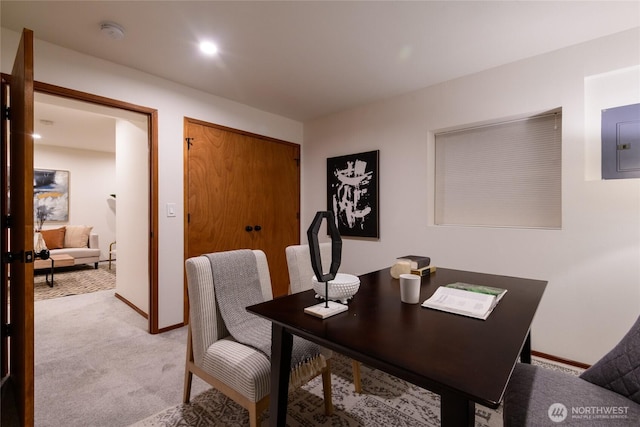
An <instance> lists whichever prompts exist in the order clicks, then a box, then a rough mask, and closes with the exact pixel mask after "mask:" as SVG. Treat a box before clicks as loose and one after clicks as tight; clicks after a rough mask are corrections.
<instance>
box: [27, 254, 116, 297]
mask: <svg viewBox="0 0 640 427" xmlns="http://www.w3.org/2000/svg"><path fill="white" fill-rule="evenodd" d="M45 279H46V275H45V270H36V272H35V274H34V276H33V298H34V301H42V300H45V299H51V298H60V297H65V296H69V295H80V294H86V293H89V292H96V291H102V290H106V289H115V287H116V266H115V263H113V264H112V268H111V269H109V266H108V264H107V263H100V264H99V265H98V268H97V269H95V268H94V267H93V264H91V265H87V264H82V265H77V266H73V267H61V268H56V269H55V271H54V274H53V287H51V286H49V285H47V283H46V280H45ZM49 280H51V275H49Z"/></svg>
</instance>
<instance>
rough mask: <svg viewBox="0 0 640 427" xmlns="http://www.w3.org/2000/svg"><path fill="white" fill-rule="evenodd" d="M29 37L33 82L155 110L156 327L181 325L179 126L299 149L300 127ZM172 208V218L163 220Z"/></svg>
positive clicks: (5, 67)
mask: <svg viewBox="0 0 640 427" xmlns="http://www.w3.org/2000/svg"><path fill="white" fill-rule="evenodd" d="M1 36H2V37H1V43H2V45H1V49H0V55H1V56H0V69H1V70H2V72H4V73H11V68H12V66H13V60H14V57H15V53H16V50H17V46H18V42H19V40H20V34H18V33H16V32H13V31H10V30H7V29H5V28H2V34H1ZM34 37H35V47H34V50H35V53H34V55H35V56H34V61H35V79H36V80H37V81H40V82H44V83H49V84H54V85H58V86H62V87H66V88H70V89H74V90H80V91H83V92H88V93H91V94H96V95H100V96H105V97H108V98H112V99H117V100H121V101H125V102H130V103H132V104H136V105H140V106H144V107H149V108H154V109H157V110H158V121H159V123H158V146H159V147H158V151H159V153H158V170H159V177H158V188H159V200H158V204H159V206H158V209H159V213H160V215H159V224H158V227H159V236H158V247H159V254H158V277H159V283H158V288H159V295H158V305H159V321H158V322H159V327H160V328H164V327H168V326H172V325H175V324H179V323H182V321H183V280H184V276H183V269H184V266H183V259H184V250H183V245H182V242H183V240H184V235H183V221H184V204H183V163H182V157H183V151H182V150H183V145H182V144H183V138H184V135H183V120H184V117H185V116H187V117H193V118H196V119H199V120H204V121H207V122H212V123H217V124H220V125H223V126H228V127H231V128H236V129H242V130H245V131H247V132H253V133H257V134H260V135H265V136H269V137H273V138H277V139H281V140H284V141H289V142H294V143H298V144H301V143H302V135H303V129H302V123H300V122H297V121H294V120H290V119H287V118H284V117H281V116H278V115H275V114H271V113H266V112H264V111H260V110H257V109H255V108H251V107H247V106H245V105H242V104H239V103H237V102H232V101H229V100H226V99H223V98H219V97H216V96H212V95H208V94H205V93H203V92H199V91H196V90H193V89H190V88H188V87H185V86H181V85H178V84H175V83H172V82H169V81H167V80H163V79H160V78H157V77H155V76H151V75H149V74H145V73H141V72H138V71H136V70H132V69H129V68H125V67H122V66H119V65H116V64H113V63H110V62H107V61H103V60H100V59H97V58H94V57H91V56H87V55H82V54H79V53H77V52H74V51H71V50H68V49H64V48H61V47H59V46H56V45H53V44H50V43H47V42H43V41H41V40H39V39H38V34H34ZM167 203H175V204H176V208H177V215H176V216H175V217H173V218H167V217H166V216H165V215H164V212H165V206H166V204H167Z"/></svg>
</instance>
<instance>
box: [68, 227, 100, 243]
mask: <svg viewBox="0 0 640 427" xmlns="http://www.w3.org/2000/svg"><path fill="white" fill-rule="evenodd" d="M92 229H93V227H87V226H86V225H67V230H66V232H65V234H64V247H65V248H86V247H88V244H89V234H90V233H91V230H92Z"/></svg>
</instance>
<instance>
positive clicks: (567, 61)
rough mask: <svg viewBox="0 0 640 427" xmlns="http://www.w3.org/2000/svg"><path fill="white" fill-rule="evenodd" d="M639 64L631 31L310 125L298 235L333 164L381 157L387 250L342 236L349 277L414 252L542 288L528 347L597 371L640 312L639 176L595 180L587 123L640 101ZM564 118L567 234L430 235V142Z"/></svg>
mask: <svg viewBox="0 0 640 427" xmlns="http://www.w3.org/2000/svg"><path fill="white" fill-rule="evenodd" d="M638 64H640V30H639V29H635V30H632V31H627V32H624V33H620V34H617V35H613V36H610V37H606V38H603V39H599V40H596V41H592V42H589V43H585V44H581V45H577V46H574V47H571V48H567V49H563V50H559V51H556V52H552V53H549V54H546V55H542V56H538V57H535V58H530V59H527V60H524V61H520V62H517V63H513V64H508V65H504V66H501V67H498V68H495V69H492V70H488V71H485V72H482V73H478V74H474V75H471V76H467V77H464V78H460V79H457V80H453V81H449V82H446V83H443V84H440V85H437V86H433V87H428V88H425V89H423V90H420V91H416V92H412V93H409V94H406V95H403V96H399V97H396V98H392V99H387V100H383V101H379V102H376V103H372V104H370V105H367V106H364V107H361V108H357V109H353V110H351V111H346V112H343V113H340V114H336V115H332V116H329V117H326V118H322V119H318V120H315V121H312V122H310V123H305V128H304V131H305V134H304V141H305V144H304V146H303V147H302V151H303V155H302V171H303V177H302V187H303V189H304V191H303V200H302V206H303V212H302V216H301V218H302V221H301V224H302V228H303V230H306V227H307V226H308V224H309V223H310V222H311V220H312V219H313V215H314V214H315V212H316V211H318V210H324V209H326V188H325V187H326V161H325V159H326V158H327V157H333V156H338V155H344V154H353V153H358V152H364V151H370V150H376V149H379V150H380V204H381V206H380V239H379V240H377V241H375V240H363V239H350V238H344V239H343V255H342V267H341V271H343V272H349V273H355V274H361V273H365V272H368V271H371V270H374V269H379V268H382V267H387V266H390V265H391V264H392V263H393V260H394V259H395V257H397V256H401V255H403V254H406V253H418V254H424V255H429V256H431V258H432V260H433V264H434V265H436V266H442V267H451V268H459V269H468V270H475V271H480V272H487V273H497V274H506V275H513V276H522V277H529V278H535V279H543V280H548V281H549V285H548V287H547V291H546V293H545V296H544V298H543V301H542V303H541V306H540V308H539V310H538V313H537V315H536V319H535V321H534V325H533V331H532V344H533V349H534V350H537V351H541V352H544V353H549V354H553V355H556V356H559V357H564V358H568V359H571V360H575V361H580V362H585V363H593V362H594V361H595V360H597V359H598V358H599V357H601V356H602V355H603V354H604V353H605V352H606V351H608V350H609V349H610V348H611V347H612V346H613V345H614V344H615V343H616V342H617V341H618V340H619V339H620V338H621V337H622V335H623V334H624V333H625V332H626V331H627V330H628V328H629V327H630V326H631V324H632V323H633V321H634V320H635V319H636V317H637V316H638V314H639V313H640V310H639V309H640V179H628V180H612V181H602V180H600V179H599V176H598V177H597V179H596V178H594V177H593V176H592V175H593V173H591V174H588V173H587V170H591V171H593V168H595V169H596V170H599V165H598V162H599V157H598V158H597V159H596V158H595V157H596V156H595V153H596V152H597V151H598V150H599V143H594V142H593V141H599V140H600V139H599V128H598V129H594V128H593V126H591V122H592V121H593V120H598V119H597V117H599V109H601V108H604V105H605V104H606V105H607V106H617V105H626V104H630V103H638V102H640V87H639V81H640V74H638V69H637V68H633V69H629V68H628V67H632V66H637V65H638ZM616 70H618V71H616ZM620 70H622V71H620ZM625 70H626V71H625ZM603 73H609V74H605V76H606V82H605V86H606V89H598V90H596V89H595V86H596V85H597V84H600V87H601V86H602V80H597V81H593V82H592V84H591V85H587V84H585V81H587V82H589V81H590V80H592V79H594V78H595V77H590V76H600V75H602V74H603ZM629 73H631V74H629ZM621 80H624V82H626V83H629V82H631V84H627V85H626V86H625V85H623V84H622V83H621ZM589 86H591V90H589V91H587V90H586V88H587V87H589ZM604 94H606V95H607V97H606V102H605V98H604ZM585 97H589V98H592V99H590V100H589V101H587V100H586V99H585ZM556 107H562V108H563V141H562V143H563V152H562V157H563V158H562V168H563V173H562V194H563V196H562V211H563V226H562V230H534V229H507V228H504V229H501V228H480V227H475V228H474V227H441V226H435V225H433V201H432V200H433V178H432V174H433V160H432V158H431V157H430V156H429V153H430V150H432V149H433V132H435V131H437V130H440V129H444V128H448V127H453V126H459V125H464V124H468V123H475V122H481V121H485V120H495V119H499V118H503V117H511V116H514V115H520V114H526V113H535V112H541V111H546V110H550V109H553V108H556ZM587 110H588V111H587ZM587 159H588V163H589V165H588V166H589V167H588V168H587ZM587 176H589V178H587ZM303 235H304V234H303Z"/></svg>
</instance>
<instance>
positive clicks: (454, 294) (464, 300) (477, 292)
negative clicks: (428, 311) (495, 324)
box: [422, 282, 507, 320]
mask: <svg viewBox="0 0 640 427" xmlns="http://www.w3.org/2000/svg"><path fill="white" fill-rule="evenodd" d="M506 292H507V290H506V289H501V288H494V287H492V286H484V285H473V284H470V283H461V282H457V283H451V284H449V285H447V286H440V287H439V288H438V289H436V291H435V292H434V293H433V295H432V296H431V297H430V298H429V299H427V300H426V301H425V302H423V303H422V306H423V307H427V308H432V309H435V310H441V311H447V312H449V313H455V314H461V315H463V316H468V317H474V318H476V319H482V320H485V319H486V318H487V317H489V314H491V312H492V311H493V309H494V308H495V306H496V305H497V304H498V302H499V301H500V300H501V299H502V297H503V296H504V294H505V293H506Z"/></svg>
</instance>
